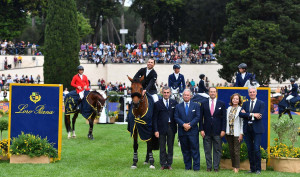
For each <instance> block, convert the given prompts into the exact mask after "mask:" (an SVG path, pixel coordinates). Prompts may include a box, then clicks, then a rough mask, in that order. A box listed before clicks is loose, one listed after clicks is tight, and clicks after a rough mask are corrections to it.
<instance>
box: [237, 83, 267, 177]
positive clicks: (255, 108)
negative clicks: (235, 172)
mask: <svg viewBox="0 0 300 177" xmlns="http://www.w3.org/2000/svg"><path fill="white" fill-rule="evenodd" d="M248 93H249V97H250V101H247V102H245V103H244V104H243V106H242V111H241V112H240V114H239V116H240V117H242V118H244V123H243V124H244V125H243V132H244V135H245V136H244V137H245V141H246V144H247V148H248V157H249V161H250V171H248V172H247V173H256V174H260V173H261V154H260V145H261V136H262V134H263V133H264V132H265V130H264V125H263V121H262V120H261V119H262V117H263V114H264V107H265V103H264V102H263V101H261V100H258V99H257V98H256V95H257V90H256V88H255V87H250V88H249V89H248Z"/></svg>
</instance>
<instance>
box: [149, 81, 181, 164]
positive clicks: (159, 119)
mask: <svg viewBox="0 0 300 177" xmlns="http://www.w3.org/2000/svg"><path fill="white" fill-rule="evenodd" d="M162 92H163V99H160V100H159V101H157V102H156V103H155V104H154V115H153V129H154V134H155V136H156V137H157V138H159V146H160V165H161V169H162V170H164V169H170V170H171V169H172V167H171V166H172V163H173V146H174V138H175V134H176V132H177V125H176V122H175V119H174V112H175V106H176V105H177V102H176V101H175V100H173V99H170V95H171V89H170V87H163V89H162ZM166 143H167V146H168V153H167V152H166Z"/></svg>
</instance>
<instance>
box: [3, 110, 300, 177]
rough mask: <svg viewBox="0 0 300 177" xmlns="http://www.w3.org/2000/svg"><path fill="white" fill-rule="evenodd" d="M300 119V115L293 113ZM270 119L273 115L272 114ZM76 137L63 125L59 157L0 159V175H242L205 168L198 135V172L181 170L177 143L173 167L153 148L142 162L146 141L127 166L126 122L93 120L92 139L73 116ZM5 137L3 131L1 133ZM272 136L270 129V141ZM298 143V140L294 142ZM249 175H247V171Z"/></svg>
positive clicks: (80, 120) (266, 173) (269, 173)
mask: <svg viewBox="0 0 300 177" xmlns="http://www.w3.org/2000/svg"><path fill="white" fill-rule="evenodd" d="M294 118H295V119H296V120H297V122H298V123H299V122H300V116H294ZM271 119H272V121H277V116H276V115H272V118H271ZM77 120H78V121H77V124H76V127H77V131H76V134H77V138H76V139H70V140H68V139H67V133H66V131H65V128H64V126H63V137H62V159H61V161H58V162H55V163H51V164H47V165H38V164H36V165H32V164H9V161H0V176H1V177H2V176H9V177H10V176H18V177H20V176H64V177H65V176H72V177H74V176H89V177H93V176H172V177H175V176H178V177H179V176H180V177H182V176H231V175H232V176H244V175H246V174H244V171H240V173H238V174H234V173H233V172H232V171H231V170H221V171H220V172H219V173H215V172H210V173H208V172H206V164H205V156H204V150H203V145H202V140H201V139H202V138H200V154H201V155H200V161H201V169H200V172H194V171H185V170H184V163H183V158H182V154H181V151H180V147H178V146H177V144H175V145H174V146H175V147H174V163H173V166H172V167H173V170H171V171H169V170H159V168H160V165H159V151H154V158H155V166H156V169H149V166H148V165H143V161H144V160H145V154H146V143H144V142H140V143H139V162H138V168H137V169H135V170H132V169H130V166H131V164H132V154H133V149H132V139H131V138H130V136H129V135H130V134H129V133H128V132H127V130H126V129H127V125H117V124H108V125H106V124H97V125H95V127H94V138H95V139H94V140H93V141H90V140H88V139H87V133H88V125H87V124H85V120H84V118H82V117H79V118H78V119H77ZM4 137H7V131H6V132H5V133H4ZM274 138H275V135H274V133H273V132H271V144H272V140H273V139H274ZM297 146H300V142H297ZM250 176H251V175H250ZM261 176H268V177H269V176H300V175H299V174H292V173H279V172H274V171H272V169H268V170H267V171H263V172H262V174H261Z"/></svg>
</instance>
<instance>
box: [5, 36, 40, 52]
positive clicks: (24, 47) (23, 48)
mask: <svg viewBox="0 0 300 177" xmlns="http://www.w3.org/2000/svg"><path fill="white" fill-rule="evenodd" d="M0 43H1V45H0V54H1V55H42V53H41V52H40V51H39V50H38V47H39V45H36V44H35V43H30V42H27V43H26V42H24V41H21V42H17V43H13V42H12V41H8V42H7V40H6V39H5V40H3V41H2V40H1V41H0Z"/></svg>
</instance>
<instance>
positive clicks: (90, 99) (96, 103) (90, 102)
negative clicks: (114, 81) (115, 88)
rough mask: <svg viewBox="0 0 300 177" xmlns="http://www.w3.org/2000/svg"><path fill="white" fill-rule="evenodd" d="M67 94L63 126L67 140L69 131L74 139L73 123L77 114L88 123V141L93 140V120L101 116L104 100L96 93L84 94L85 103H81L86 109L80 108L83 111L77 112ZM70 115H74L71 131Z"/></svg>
mask: <svg viewBox="0 0 300 177" xmlns="http://www.w3.org/2000/svg"><path fill="white" fill-rule="evenodd" d="M75 92H76V91H75ZM75 92H74V91H73V92H70V93H69V94H73V95H74V93H75ZM69 94H68V95H66V99H65V110H66V111H65V112H66V114H65V126H66V129H67V132H68V139H70V138H71V130H72V133H73V134H72V138H76V134H75V122H76V119H77V117H78V114H79V113H81V114H82V115H83V116H84V117H85V118H87V119H88V121H89V126H90V128H89V133H88V139H90V140H93V139H94V136H93V127H94V119H95V118H96V116H97V117H99V116H100V115H101V112H102V109H103V107H104V105H105V101H106V99H104V98H103V96H102V95H101V94H100V93H98V92H97V91H91V92H86V94H87V96H86V97H84V98H83V99H85V101H86V102H84V100H83V101H82V103H81V104H85V105H86V107H83V106H84V105H82V106H81V109H85V110H77V109H76V104H75V102H76V101H75V100H74V99H73V98H72V96H71V95H69ZM75 94H76V93H75ZM71 113H74V116H73V118H72V129H71V122H70V114H71Z"/></svg>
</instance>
